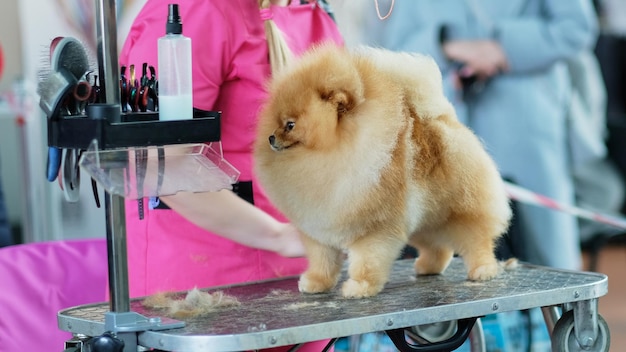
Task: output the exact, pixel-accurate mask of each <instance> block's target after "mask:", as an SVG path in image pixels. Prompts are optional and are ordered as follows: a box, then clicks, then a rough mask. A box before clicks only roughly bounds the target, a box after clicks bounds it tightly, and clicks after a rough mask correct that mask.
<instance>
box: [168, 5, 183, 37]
mask: <svg viewBox="0 0 626 352" xmlns="http://www.w3.org/2000/svg"><path fill="white" fill-rule="evenodd" d="M181 33H183V21H182V20H181V19H180V14H179V13H178V4H169V5H167V23H166V24H165V34H181Z"/></svg>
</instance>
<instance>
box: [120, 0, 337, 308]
mask: <svg viewBox="0 0 626 352" xmlns="http://www.w3.org/2000/svg"><path fill="white" fill-rule="evenodd" d="M170 2H171V1H170V0H149V1H148V2H147V3H146V5H145V6H144V7H143V9H142V10H141V11H140V13H139V14H138V16H137V18H136V19H135V21H134V23H133V26H132V27H131V29H130V33H129V35H128V37H127V39H126V42H125V44H124V46H123V49H122V53H121V56H120V60H119V61H120V65H126V66H129V65H131V64H134V65H135V66H136V67H140V66H141V65H142V64H143V63H144V62H147V63H148V64H150V65H152V66H154V67H157V39H158V38H159V37H161V36H163V35H164V34H165V21H166V18H167V5H168V3H170ZM297 2H298V1H296V0H294V1H293V3H294V4H293V5H289V6H286V7H274V6H273V7H272V8H271V10H270V12H269V13H268V12H267V11H265V12H264V13H263V17H264V18H267V16H271V17H272V18H273V19H274V21H275V22H276V24H277V25H278V27H279V28H281V30H282V31H283V33H284V34H285V36H286V40H287V43H288V44H289V46H290V47H291V49H292V50H293V52H294V53H295V54H299V53H302V52H303V51H304V50H305V49H307V48H308V47H309V46H310V45H311V44H314V43H316V42H320V41H323V40H333V41H335V42H337V43H340V44H343V42H342V40H341V36H340V34H339V32H338V30H337V28H336V26H335V24H334V22H333V21H332V19H331V18H330V16H328V14H326V13H325V12H324V11H323V10H322V9H321V8H319V7H318V6H317V5H315V4H307V5H300V4H296V3H297ZM179 6H180V14H181V17H182V21H183V34H184V35H186V36H188V37H191V39H192V48H193V49H192V50H193V58H192V60H193V89H194V96H193V101H194V107H196V108H199V109H203V110H215V111H221V112H222V131H221V141H222V148H223V152H224V157H225V158H226V160H228V161H229V162H230V163H231V164H233V165H234V166H235V167H236V168H237V169H238V170H239V171H240V172H241V176H240V178H239V179H240V181H252V185H253V197H254V204H255V205H256V206H257V207H259V208H261V209H263V210H264V211H266V212H267V213H269V214H271V215H273V216H275V217H277V218H278V219H281V220H284V218H283V217H282V216H281V215H280V214H279V213H278V212H277V211H276V210H275V209H274V208H273V207H272V206H271V204H270V202H269V200H268V199H267V198H266V196H265V194H263V192H262V191H261V190H260V189H259V188H258V183H257V182H256V178H255V176H254V175H253V174H252V159H251V158H252V145H253V140H254V138H255V126H256V119H257V112H258V110H259V108H260V104H261V103H262V101H263V100H264V98H265V97H266V92H265V89H264V85H265V84H266V81H267V79H268V77H269V76H270V65H269V59H268V55H269V54H268V48H267V42H266V38H265V30H264V25H263V20H262V18H261V17H262V16H261V11H260V10H259V8H258V2H257V0H220V1H216V0H214V1H211V0H197V1H189V0H185V1H179ZM157 77H158V73H157ZM144 203H145V207H144V214H145V216H144V219H143V220H139V217H138V211H137V209H138V207H137V201H136V200H128V201H126V225H127V237H128V266H129V285H130V295H131V297H137V296H145V295H150V294H154V293H156V292H162V291H181V290H189V289H192V288H193V287H200V288H204V287H210V286H216V285H224V284H232V283H239V282H246V281H252V280H261V279H267V278H273V277H280V276H287V275H296V274H300V273H301V272H302V271H303V270H304V269H305V267H306V260H305V259H303V258H297V259H288V258H284V257H281V256H280V255H278V254H276V253H273V252H269V251H263V250H257V249H252V248H249V247H246V246H243V245H240V244H237V243H235V242H233V241H231V240H228V239H225V238H222V237H220V236H218V235H215V234H212V233H209V232H207V231H205V230H203V229H201V228H199V227H197V226H195V225H193V224H192V223H190V222H189V221H187V220H185V219H184V218H182V217H181V216H180V215H178V214H177V213H175V212H174V211H172V210H169V209H149V207H148V201H147V199H146V200H144ZM251 235H253V234H251Z"/></svg>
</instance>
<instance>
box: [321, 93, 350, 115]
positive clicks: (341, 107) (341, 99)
mask: <svg viewBox="0 0 626 352" xmlns="http://www.w3.org/2000/svg"><path fill="white" fill-rule="evenodd" d="M321 96H322V99H323V100H326V101H328V102H330V103H331V104H333V105H334V106H335V108H336V109H337V115H338V116H339V117H341V116H343V115H344V114H345V113H347V112H348V111H350V110H352V109H353V108H354V106H355V104H356V101H355V99H354V97H353V96H352V95H351V94H350V93H348V92H346V91H345V90H334V91H330V92H327V93H322V94H321Z"/></svg>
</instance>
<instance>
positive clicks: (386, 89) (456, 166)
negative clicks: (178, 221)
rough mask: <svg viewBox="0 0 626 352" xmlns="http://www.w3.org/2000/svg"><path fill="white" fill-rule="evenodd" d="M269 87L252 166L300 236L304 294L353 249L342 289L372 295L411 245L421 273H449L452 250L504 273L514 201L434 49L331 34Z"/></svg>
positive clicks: (478, 267) (326, 280)
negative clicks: (385, 45)
mask: <svg viewBox="0 0 626 352" xmlns="http://www.w3.org/2000/svg"><path fill="white" fill-rule="evenodd" d="M268 86H269V97H268V99H267V101H266V102H265V104H264V106H263V109H262V111H261V113H260V116H259V124H258V138H257V141H256V144H255V146H254V156H255V168H256V173H257V176H258V179H259V182H260V184H261V186H262V187H263V189H264V190H265V191H266V193H267V195H268V197H269V198H270V200H271V201H273V203H274V204H275V205H276V207H277V208H278V209H279V210H280V211H282V212H283V213H284V214H285V216H286V217H287V218H288V219H289V220H290V221H291V222H292V223H293V224H294V225H295V226H297V227H298V229H299V230H300V231H301V232H302V234H303V236H302V237H303V242H304V245H305V250H306V257H307V259H308V261H309V265H308V268H307V270H306V271H305V272H304V273H303V274H302V275H301V277H300V280H299V283H298V287H299V290H300V291H301V292H306V293H321V292H326V291H329V290H331V289H332V288H334V286H335V285H336V284H337V282H338V278H339V275H340V271H341V268H342V265H343V261H344V258H345V256H344V252H347V259H348V261H349V264H348V275H349V278H348V279H347V281H346V282H344V283H343V286H342V291H341V292H342V295H343V296H344V297H349V298H360V297H369V296H374V295H376V294H378V293H379V292H380V291H381V290H382V289H383V287H384V285H385V283H386V282H387V280H388V278H389V274H390V271H391V267H392V265H393V262H394V261H395V260H396V259H397V258H398V257H399V254H400V253H401V251H402V250H403V248H404V247H405V245H406V244H409V245H411V246H414V247H415V248H416V249H417V251H418V254H419V256H418V258H417V260H416V261H415V265H414V266H415V272H416V273H417V274H418V275H429V274H440V273H442V272H443V271H444V270H445V269H446V267H447V266H448V264H449V263H450V261H451V259H452V257H453V255H454V254H455V253H457V254H458V255H460V256H461V257H462V258H463V261H464V263H465V266H466V268H467V271H468V277H469V279H470V280H489V279H491V278H493V277H495V276H496V275H497V274H498V271H499V264H498V262H497V260H496V258H495V256H494V249H495V244H496V240H497V239H498V238H499V237H500V236H501V235H502V234H503V233H504V232H505V231H506V229H507V228H508V226H509V220H510V218H511V208H510V204H509V200H508V198H507V195H506V193H505V189H504V184H503V181H502V179H501V176H500V174H499V172H498V170H497V168H496V166H495V164H494V162H493V161H492V159H491V158H490V156H489V155H488V153H487V152H486V151H485V149H484V147H483V145H482V143H481V142H480V141H479V139H478V138H477V137H476V136H475V135H474V134H473V132H472V131H470V130H469V129H468V128H467V127H465V126H464V125H463V124H461V123H460V122H459V121H458V119H457V117H456V113H455V110H454V108H453V106H452V105H451V104H450V102H449V101H448V100H447V99H446V98H445V96H444V94H443V89H442V77H441V72H440V70H439V67H438V66H437V64H436V63H435V61H434V60H433V59H432V58H430V57H428V56H423V55H417V54H409V53H399V52H392V51H388V50H384V49H378V48H367V47H363V48H359V49H352V50H350V49H346V48H342V47H337V46H335V45H331V44H324V45H320V46H318V47H316V48H313V49H311V50H309V51H308V52H306V53H305V54H304V55H303V56H301V57H300V58H299V59H298V60H297V61H296V62H294V63H293V64H292V65H291V66H289V67H288V68H286V69H284V70H282V71H281V72H279V73H277V74H276V75H275V76H274V77H273V78H272V80H271V82H270V83H269V85H268ZM268 140H269V142H268Z"/></svg>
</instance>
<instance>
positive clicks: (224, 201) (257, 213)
mask: <svg viewBox="0 0 626 352" xmlns="http://www.w3.org/2000/svg"><path fill="white" fill-rule="evenodd" d="M161 200H162V201H163V202H165V204H167V205H168V206H169V207H170V208H172V209H173V210H174V211H176V212H177V213H179V214H180V215H182V216H183V217H185V218H186V219H187V220H189V221H191V222H192V223H194V224H196V225H197V226H199V227H201V228H203V229H205V230H208V231H210V232H213V233H216V234H218V235H220V236H222V237H226V238H229V239H231V240H233V241H235V242H238V243H241V244H244V245H247V246H250V247H254V248H259V249H266V250H273V251H276V250H277V243H276V239H277V237H278V232H279V227H280V225H281V224H280V223H279V222H278V221H276V220H275V219H274V218H272V217H271V216H270V215H268V214H266V213H265V212H263V211H261V210H260V209H258V208H256V207H254V206H253V205H252V204H250V203H248V202H246V201H244V200H243V199H241V198H239V197H238V196H237V195H235V194H234V193H232V192H231V191H228V190H222V191H219V192H203V193H178V194H176V195H174V196H167V197H161Z"/></svg>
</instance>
